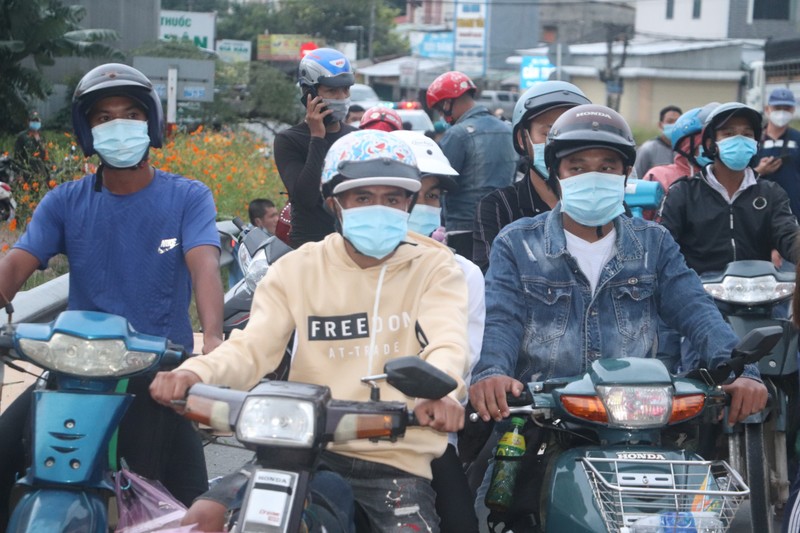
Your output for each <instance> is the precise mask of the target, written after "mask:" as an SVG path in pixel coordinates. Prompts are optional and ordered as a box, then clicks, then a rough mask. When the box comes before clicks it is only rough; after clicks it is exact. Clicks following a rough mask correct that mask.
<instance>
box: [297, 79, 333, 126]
mask: <svg viewBox="0 0 800 533" xmlns="http://www.w3.org/2000/svg"><path fill="white" fill-rule="evenodd" d="M317 96H319V94H318V93H317V89H316V88H315V87H308V88H307V89H304V90H303V95H302V96H301V97H300V101H301V102H303V105H304V106H305V107H306V108H307V107H308V101H309V100H313V99H314V98H316V97H317ZM326 109H327V107H326V106H323V107H322V108H321V109H320V111H325V110H326ZM331 122H333V116H332V115H325V116H324V117H323V118H322V123H323V124H324V125H325V126H327V125H329V124H330V123H331Z"/></svg>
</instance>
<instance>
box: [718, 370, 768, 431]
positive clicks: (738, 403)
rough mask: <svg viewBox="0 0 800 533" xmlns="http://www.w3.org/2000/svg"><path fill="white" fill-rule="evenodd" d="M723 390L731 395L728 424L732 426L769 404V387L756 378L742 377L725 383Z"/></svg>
mask: <svg viewBox="0 0 800 533" xmlns="http://www.w3.org/2000/svg"><path fill="white" fill-rule="evenodd" d="M722 390H724V391H725V392H726V393H728V394H730V395H731V405H730V407H729V408H728V424H730V425H731V426H732V425H734V424H735V423H737V422H741V421H742V420H744V419H745V418H747V417H748V416H750V415H753V414H755V413H758V412H759V411H761V410H762V409H764V407H765V406H766V405H767V396H768V394H767V388H766V387H765V386H764V384H763V383H760V382H758V381H756V380H754V379H750V378H745V377H740V378H737V379H735V380H734V381H733V383H729V384H728V385H723V386H722Z"/></svg>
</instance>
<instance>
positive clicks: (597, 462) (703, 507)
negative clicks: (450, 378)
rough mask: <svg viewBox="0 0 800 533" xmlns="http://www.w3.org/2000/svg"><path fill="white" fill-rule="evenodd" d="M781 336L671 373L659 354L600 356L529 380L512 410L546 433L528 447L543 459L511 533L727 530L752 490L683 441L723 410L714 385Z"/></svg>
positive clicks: (765, 335)
mask: <svg viewBox="0 0 800 533" xmlns="http://www.w3.org/2000/svg"><path fill="white" fill-rule="evenodd" d="M781 335H782V331H781V329H780V328H779V327H765V328H759V329H755V330H753V331H752V332H751V333H750V334H748V336H747V337H745V338H744V339H743V340H742V341H741V342H740V344H739V346H738V347H737V348H736V349H735V350H734V352H733V354H732V356H731V359H730V360H729V362H727V363H725V364H722V365H720V366H719V367H718V368H715V369H699V370H695V371H692V372H691V373H688V374H686V375H682V376H673V375H670V373H669V372H668V371H667V369H666V367H665V366H664V364H663V363H662V362H661V361H659V360H657V359H646V358H621V359H602V360H598V361H595V362H594V363H592V365H591V367H590V368H589V370H588V371H587V372H586V373H585V374H582V375H579V376H574V377H571V378H566V379H551V380H548V381H544V382H532V383H529V384H528V390H527V391H526V393H525V394H523V395H522V397H521V398H523V401H520V400H521V398H511V397H509V406H510V411H511V416H527V417H530V420H531V421H532V422H533V424H534V426H535V428H538V429H539V430H540V433H541V434H542V435H544V436H543V437H542V438H541V440H540V441H539V442H537V443H535V444H534V446H533V447H531V443H530V442H529V443H528V452H527V453H528V454H531V453H532V454H534V456H536V455H538V456H541V457H544V458H546V461H545V462H546V466H544V467H543V468H541V469H540V472H541V473H542V477H540V478H539V479H538V480H537V485H538V486H539V487H541V489H540V493H539V494H538V495H536V497H535V498H534V499H535V503H534V505H531V506H530V507H531V508H532V509H535V510H534V511H533V512H532V513H531V514H532V515H533V516H531V517H529V518H531V520H530V521H529V522H528V523H529V524H530V526H529V527H524V528H519V527H513V531H533V532H544V533H556V532H565V531H569V532H570V533H597V532H605V531H607V532H609V533H611V532H614V533H617V532H618V533H660V532H664V531H670V532H672V531H680V532H685V533H688V532H695V533H696V532H700V531H702V532H704V533H723V532H724V531H726V530H727V529H728V527H729V526H730V523H731V521H732V520H733V517H734V515H735V513H736V510H737V508H738V507H739V505H740V503H741V502H742V501H744V500H745V499H747V498H748V497H749V494H750V489H749V488H748V486H747V485H746V483H745V482H744V480H743V479H742V477H741V476H740V475H739V473H738V472H737V471H736V470H734V469H733V468H731V467H730V466H729V465H728V464H727V463H726V462H725V461H708V460H705V459H703V458H702V457H701V456H699V455H698V454H697V453H696V452H694V451H692V450H691V446H687V444H689V443H691V440H692V439H691V435H692V434H693V431H692V428H693V427H696V426H697V425H698V424H701V423H711V422H713V421H715V420H717V418H718V416H719V415H720V414H721V413H722V412H723V410H724V408H725V405H726V402H727V401H728V399H729V398H728V397H727V395H726V394H725V392H724V391H723V390H722V388H721V386H720V385H721V384H722V383H725V382H727V381H728V380H730V379H731V378H732V377H733V376H736V375H740V374H741V372H742V370H743V368H744V366H745V365H746V364H749V363H754V362H756V361H758V360H759V359H760V358H761V357H763V356H764V355H766V354H767V353H768V352H769V351H770V350H771V349H772V348H773V347H774V346H775V344H776V343H777V342H778V341H779V340H780V338H781ZM523 402H524V403H526V405H522V403H523ZM473 416H474V415H473ZM475 420H477V417H474V418H473V421H475ZM528 474H530V472H529V473H528ZM524 475H525V474H523V473H520V476H524ZM528 477H530V476H528ZM519 487H520V480H519V479H518V480H517V484H516V488H515V492H516V490H517V489H518V488H519ZM516 497H517V498H519V493H517V494H516ZM490 520H491V517H490ZM510 530H512V529H509V528H508V525H507V526H506V529H504V531H510Z"/></svg>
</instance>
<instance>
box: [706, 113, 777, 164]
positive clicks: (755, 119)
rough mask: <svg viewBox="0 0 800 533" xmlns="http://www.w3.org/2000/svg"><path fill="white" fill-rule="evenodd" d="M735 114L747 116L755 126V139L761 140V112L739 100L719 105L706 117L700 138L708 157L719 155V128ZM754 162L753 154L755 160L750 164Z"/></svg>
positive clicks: (712, 157)
mask: <svg viewBox="0 0 800 533" xmlns="http://www.w3.org/2000/svg"><path fill="white" fill-rule="evenodd" d="M733 116H739V117H744V118H746V119H747V120H748V121H749V122H750V126H751V127H752V128H753V136H754V138H755V140H756V141H760V140H761V132H762V124H761V121H762V117H761V113H759V112H758V111H756V110H755V109H753V108H752V107H750V106H747V105H745V104H742V103H739V102H728V103H725V104H722V105H719V106H717V108H716V109H714V110H713V111H712V112H711V113H709V115H708V116H707V117H706V120H705V127H704V128H703V135H702V137H701V140H700V142H701V143H702V145H703V155H704V156H706V157H708V158H709V159H714V158H715V157H716V156H717V144H716V139H717V129H718V128H719V127H720V126H721V125H722V124H724V123H725V122H726V121H727V120H728V119H729V118H731V117H733ZM708 140H711V141H713V142H711V143H710V147H709V145H707V143H706V141H708ZM754 162H755V156H753V160H752V161H751V162H750V164H751V165H752V164H753V163H754Z"/></svg>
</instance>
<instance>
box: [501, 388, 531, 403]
mask: <svg viewBox="0 0 800 533" xmlns="http://www.w3.org/2000/svg"><path fill="white" fill-rule="evenodd" d="M506 403H507V404H508V406H509V407H525V406H528V405H531V404H532V403H533V394H531V391H529V390H528V389H524V390H523V391H522V392H521V393H520V395H519V396H514V395H513V394H512V393H510V392H507V393H506Z"/></svg>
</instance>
